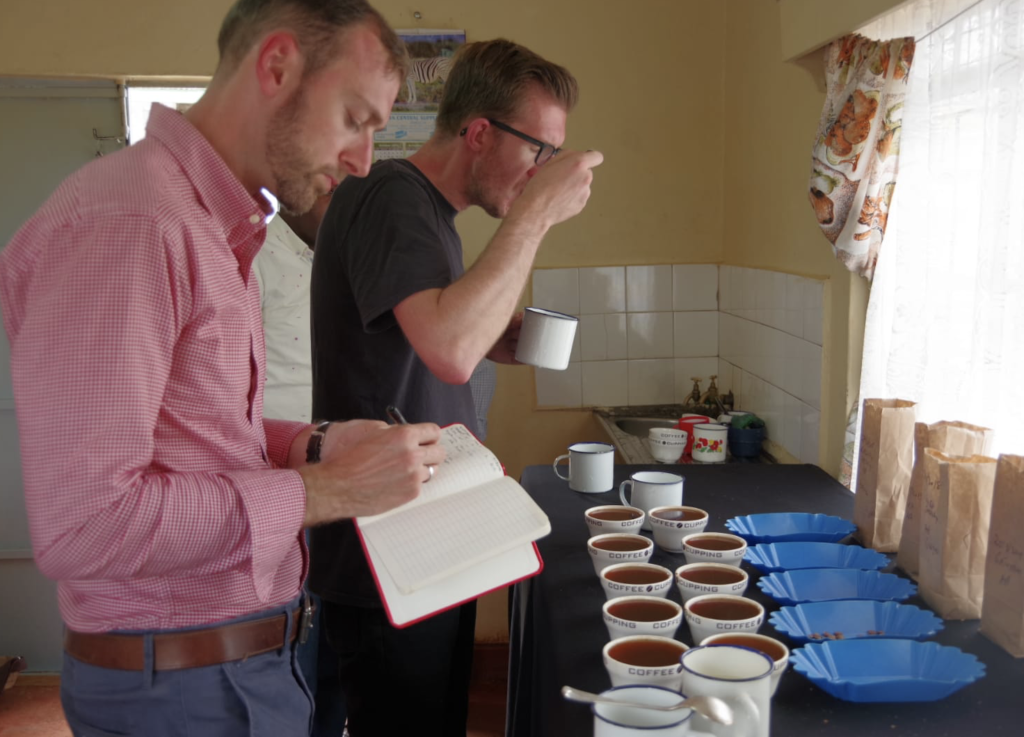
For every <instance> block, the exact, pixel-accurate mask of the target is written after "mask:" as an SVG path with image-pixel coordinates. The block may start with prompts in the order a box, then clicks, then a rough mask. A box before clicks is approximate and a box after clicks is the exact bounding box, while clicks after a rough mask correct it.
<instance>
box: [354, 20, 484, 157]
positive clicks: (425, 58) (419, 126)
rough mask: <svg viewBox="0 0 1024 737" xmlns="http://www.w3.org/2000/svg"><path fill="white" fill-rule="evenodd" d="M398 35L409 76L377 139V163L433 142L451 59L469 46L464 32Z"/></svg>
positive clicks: (405, 33)
mask: <svg viewBox="0 0 1024 737" xmlns="http://www.w3.org/2000/svg"><path fill="white" fill-rule="evenodd" d="M397 33H398V35H399V36H400V37H401V38H402V40H403V41H404V42H405V45H406V47H407V48H408V49H409V57H410V60H411V63H410V66H409V76H408V77H406V79H405V83H404V84H403V85H402V86H401V87H399V89H398V99H397V100H396V101H395V106H394V108H393V110H392V111H391V119H390V120H389V121H388V125H387V127H386V128H385V129H384V130H382V131H378V132H377V133H376V134H375V135H374V143H373V160H374V161H380V160H381V159H404V158H406V157H407V156H409V155H410V154H412V153H413V152H414V151H416V150H417V149H418V148H419V147H420V146H422V145H423V144H424V143H426V141H427V139H428V138H430V136H431V135H432V134H433V132H434V121H435V120H436V118H437V106H438V103H439V102H440V101H441V90H442V89H444V83H445V82H447V81H448V72H449V70H450V69H451V66H452V57H453V56H455V52H456V51H457V50H458V48H459V46H461V45H462V44H464V43H466V32H465V31H442V30H431V29H413V30H404V31H403V30H400V31H397Z"/></svg>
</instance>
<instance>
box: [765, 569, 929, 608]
mask: <svg viewBox="0 0 1024 737" xmlns="http://www.w3.org/2000/svg"><path fill="white" fill-rule="evenodd" d="M757 585H758V588H760V589H761V591H763V592H764V593H766V594H767V595H768V596H770V597H772V598H773V599H775V601H777V602H779V603H780V604H801V603H803V602H808V601H835V600H837V599H871V600H874V601H903V600H904V599H908V598H910V597H911V596H913V595H914V594H915V593H916V592H917V586H916V585H915V584H913V583H911V582H910V581H908V580H907V579H905V578H900V577H899V576H897V575H896V574H895V573H879V572H878V571H859V570H857V569H855V568H805V569H803V570H798V571H779V572H777V573H771V574H769V575H767V576H763V577H762V578H761V580H759V581H758V582H757Z"/></svg>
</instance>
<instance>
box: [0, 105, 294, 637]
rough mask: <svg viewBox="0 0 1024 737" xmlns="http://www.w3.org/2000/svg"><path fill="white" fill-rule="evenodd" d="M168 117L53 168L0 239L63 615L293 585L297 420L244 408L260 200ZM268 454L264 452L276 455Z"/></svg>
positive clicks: (258, 593) (252, 353) (257, 593)
mask: <svg viewBox="0 0 1024 737" xmlns="http://www.w3.org/2000/svg"><path fill="white" fill-rule="evenodd" d="M265 209H267V206H266V205H262V206H261V204H260V203H259V202H258V201H257V200H256V199H254V198H253V197H252V196H251V195H250V194H249V193H248V192H246V190H245V188H244V187H243V186H242V184H241V182H239V181H238V179H237V178H236V177H235V176H234V175H233V174H232V173H231V171H230V170H229V169H228V167H227V165H226V164H225V163H224V161H223V160H222V159H221V158H220V156H219V155H218V154H217V153H216V152H215V151H214V150H213V148H212V147H211V146H210V144H209V143H208V142H207V141H206V139H205V138H204V137H203V136H202V135H201V134H200V133H199V131H197V130H196V129H195V128H194V127H193V126H192V125H191V124H190V123H189V122H188V121H187V120H186V119H185V118H184V117H183V116H181V115H180V114H178V113H176V112H173V111H171V110H168V109H166V108H161V107H154V110H153V114H152V116H151V117H150V122H149V126H148V128H147V137H146V139H145V140H144V141H142V142H141V143H139V144H138V145H136V146H133V147H132V148H131V149H129V150H127V151H123V152H120V153H117V154H115V155H112V156H109V157H106V158H103V159H100V160H98V161H95V162H93V163H91V164H89V165H88V166H86V167H84V168H83V169H81V170H80V171H78V172H76V173H75V174H73V175H71V176H70V177H69V178H68V179H67V180H65V181H64V182H63V183H62V184H61V186H60V187H59V188H58V189H57V191H56V192H55V193H54V194H53V195H52V196H51V197H50V199H49V200H48V201H47V202H46V203H45V204H44V205H43V207H42V208H41V209H40V210H39V212H37V213H36V214H35V215H34V216H33V217H32V218H31V219H30V220H29V221H28V222H27V223H25V225H24V226H23V227H22V228H21V230H20V231H18V233H17V234H16V235H15V236H14V239H13V240H12V241H11V242H10V244H9V245H8V246H7V248H6V249H4V250H3V251H2V252H0V302H2V305H3V316H4V326H5V327H6V329H7V334H8V336H9V338H10V342H11V351H12V358H11V369H12V373H13V380H14V395H15V407H16V411H17V417H18V426H19V429H20V435H21V456H22V467H23V469H24V484H25V498H26V506H27V509H28V517H29V526H30V530H31V535H32V544H33V548H34V551H35V556H36V563H37V564H38V566H39V568H40V569H41V570H42V571H43V573H44V574H46V575H47V576H49V577H50V578H53V579H56V580H57V581H58V582H59V585H58V593H59V599H60V610H61V615H62V616H63V618H64V622H65V623H66V624H67V625H68V627H70V628H71V629H74V630H78V631H82V632H102V631H108V630H115V629H117V630H120V629H165V628H179V627H189V626H195V625H201V624H206V623H210V622H216V621H218V620H223V619H227V618H231V617H236V616H241V615H244V614H249V613H252V612H254V611H258V610H261V609H265V608H268V607H271V606H275V605H278V604H281V603H283V602H286V601H288V600H290V599H292V598H294V597H295V596H297V595H298V593H299V591H300V587H301V584H302V580H303V578H304V577H305V575H306V549H305V544H304V542H303V540H302V531H301V527H302V518H303V515H304V513H305V496H304V492H303V486H302V481H301V479H300V477H299V475H298V473H297V472H295V471H291V470H284V469H283V466H284V465H285V464H286V461H287V457H288V450H289V447H290V445H291V442H292V440H293V439H294V437H295V436H296V434H297V433H298V432H299V431H300V430H301V429H302V428H303V427H305V425H303V424H302V423H294V422H282V421H273V420H270V421H267V422H266V423H264V422H263V420H262V416H261V415H262V409H263V382H264V378H265V374H266V370H265V357H264V347H263V331H262V327H261V323H260V302H259V288H258V285H257V282H256V279H255V278H254V277H253V276H252V270H251V268H250V265H251V263H252V260H253V258H254V256H255V255H256V253H257V252H258V251H259V248H260V246H261V245H262V243H263V238H264V235H265V232H266V231H265V225H264V214H265V213H264V210H265ZM279 467H282V468H281V470H277V469H278V468H279Z"/></svg>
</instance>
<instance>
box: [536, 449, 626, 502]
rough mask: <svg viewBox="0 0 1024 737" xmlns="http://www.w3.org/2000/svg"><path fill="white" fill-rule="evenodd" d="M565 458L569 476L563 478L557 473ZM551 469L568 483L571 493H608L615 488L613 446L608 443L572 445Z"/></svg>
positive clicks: (556, 460)
mask: <svg viewBox="0 0 1024 737" xmlns="http://www.w3.org/2000/svg"><path fill="white" fill-rule="evenodd" d="M566 458H568V459H569V475H568V476H563V475H562V474H561V473H559V472H558V464H559V463H560V462H561V461H564V460H565V459H566ZM552 468H554V469H555V475H556V476H558V478H560V479H562V481H568V482H569V488H570V489H572V490H573V491H582V492H583V493H584V494H598V493H600V492H602V491H610V490H611V488H612V487H613V486H615V446H614V445H611V444H609V443H573V444H572V445H570V446H569V452H568V453H566V454H565V455H560V456H558V458H556V459H555V462H554V463H553V464H552ZM623 504H625V502H623ZM626 506H629V505H626Z"/></svg>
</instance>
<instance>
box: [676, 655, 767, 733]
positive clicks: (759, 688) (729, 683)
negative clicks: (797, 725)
mask: <svg viewBox="0 0 1024 737" xmlns="http://www.w3.org/2000/svg"><path fill="white" fill-rule="evenodd" d="M680 665H681V667H682V669H683V683H682V691H683V693H685V694H686V695H687V696H716V697H718V698H720V699H723V700H724V701H725V702H726V703H727V704H728V705H729V706H730V707H731V708H732V711H733V724H732V725H730V726H726V725H724V724H718V723H717V722H712V721H711V720H709V719H706V718H704V717H702V716H700V715H699V714H694V715H693V717H694V718H693V720H692V721H693V729H695V730H700V731H702V732H711V734H713V735H715V736H716V737H768V728H769V725H770V723H771V708H772V707H771V674H772V668H773V664H772V659H771V658H769V657H768V656H767V655H765V654H764V653H760V652H757V651H756V650H750V649H749V648H745V647H735V646H733V645H702V646H700V647H695V648H691V649H689V650H687V651H686V652H685V653H683V654H682V655H681V656H680Z"/></svg>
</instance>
